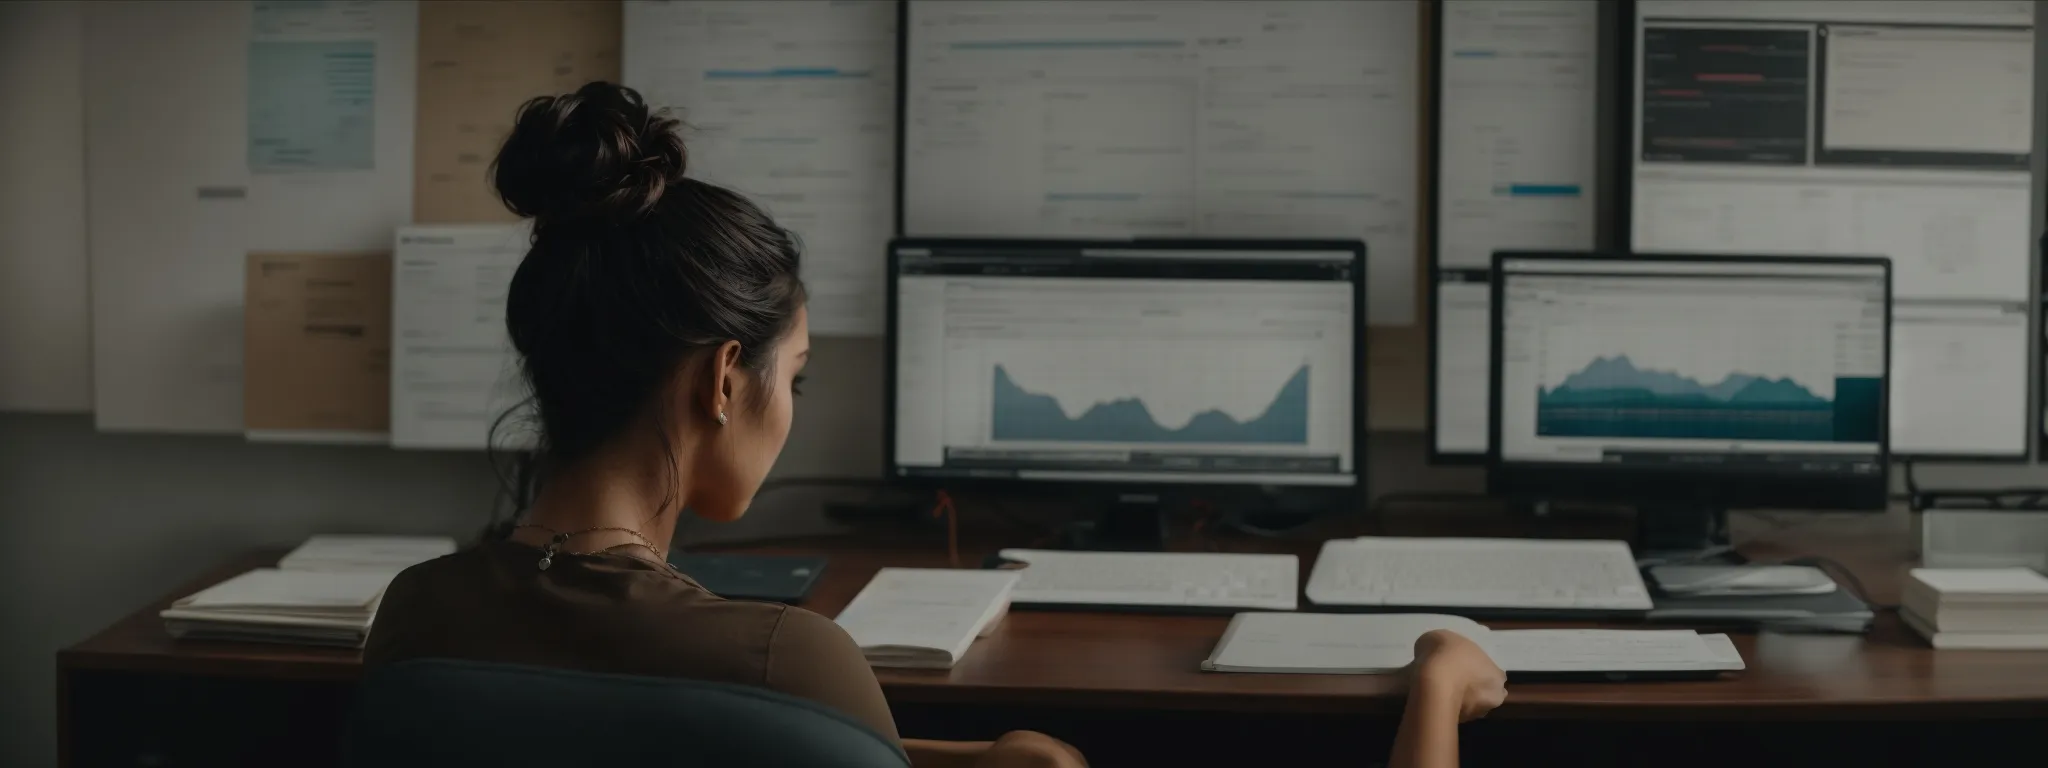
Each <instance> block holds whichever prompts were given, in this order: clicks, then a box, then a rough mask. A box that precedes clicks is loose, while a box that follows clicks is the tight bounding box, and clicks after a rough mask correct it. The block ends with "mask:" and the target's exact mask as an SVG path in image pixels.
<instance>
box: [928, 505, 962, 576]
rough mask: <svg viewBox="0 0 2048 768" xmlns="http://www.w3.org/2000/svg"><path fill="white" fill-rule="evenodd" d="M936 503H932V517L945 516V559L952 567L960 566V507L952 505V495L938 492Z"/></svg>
mask: <svg viewBox="0 0 2048 768" xmlns="http://www.w3.org/2000/svg"><path fill="white" fill-rule="evenodd" d="M937 498H938V503H937V504H934V505H932V517H933V518H937V517H938V516H939V515H945V516H946V561H947V562H950V563H952V564H953V567H954V568H958V567H960V509H959V508H958V507H955V506H953V495H952V494H950V493H947V492H945V491H939V492H938V496H937Z"/></svg>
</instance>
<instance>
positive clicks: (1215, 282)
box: [890, 240, 1364, 486]
mask: <svg viewBox="0 0 2048 768" xmlns="http://www.w3.org/2000/svg"><path fill="white" fill-rule="evenodd" d="M892 248H893V253H892V254H891V260H892V262H893V263H894V264H895V268H894V270H895V274H894V275H893V276H892V280H893V284H894V288H893V293H892V299H893V301H894V306H895V308H894V313H895V317H894V320H895V325H894V330H893V331H892V334H891V343H892V349H893V355H892V356H893V360H892V361H891V363H892V365H893V366H894V375H893V377H892V378H893V385H892V388H893V392H892V394H891V403H892V405H893V413H894V420H895V423H894V431H893V438H892V440H891V441H890V442H891V451H892V452H893V455H892V457H891V461H890V465H891V468H892V473H893V474H895V475H896V476H898V477H905V478H918V477H922V478H934V479H946V478H952V479H975V480H987V479H995V480H1003V479H1008V480H1025V481H1099V482H1111V483H1127V484H1141V485H1150V484H1196V483H1213V484H1233V485H1259V486H1286V485H1313V486H1351V485H1356V484H1357V482H1358V474H1359V473H1358V469H1357V457H1356V456H1355V455H1354V454H1355V452H1356V450H1357V446H1356V442H1355V435H1356V431H1357V430H1358V429H1359V428H1360V425H1359V422H1360V415H1361V410H1362V408H1363V402H1362V399H1361V398H1360V397H1359V388H1358V383H1357V379H1356V377H1357V372H1358V367H1359V362H1360V360H1359V358H1360V357H1361V354H1360V351H1359V346H1358V338H1357V333H1358V330H1357V329H1358V327H1359V325H1360V323H1359V318H1358V308H1359V304H1360V296H1359V293H1360V290H1361V287H1362V283H1361V282H1360V280H1361V278H1362V275H1361V273H1362V271H1363V261H1362V255H1363V250H1364V247H1363V246H1362V245H1359V244H1358V243H1356V242H1353V243H1351V244H1349V245H1348V246H1347V245H1346V244H1344V243H1321V244H1317V245H1316V247H1314V248H1313V249H1302V248H1286V247H1272V248H1242V249H1238V248H1214V247H1209V248H1202V247H1189V248H1181V247H1151V246H1147V245H1144V244H1142V243H1128V244H1121V245H1119V244H1114V243H1093V244H1090V243H1080V242H1066V243H1054V242H1036V243H1032V242H983V243H953V244H949V243H947V242H946V241H915V240H904V241H898V242H897V243H896V244H895V245H894V246H892Z"/></svg>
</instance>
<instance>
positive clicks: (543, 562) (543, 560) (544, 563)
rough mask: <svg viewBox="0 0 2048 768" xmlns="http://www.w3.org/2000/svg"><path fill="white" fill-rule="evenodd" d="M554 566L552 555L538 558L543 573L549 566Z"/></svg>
mask: <svg viewBox="0 0 2048 768" xmlns="http://www.w3.org/2000/svg"><path fill="white" fill-rule="evenodd" d="M554 564H555V556H554V555H552V554H547V555H541V556H540V569H541V570H543V571H545V570H547V569H548V566H550V565H554Z"/></svg>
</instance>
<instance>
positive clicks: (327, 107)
mask: <svg viewBox="0 0 2048 768" xmlns="http://www.w3.org/2000/svg"><path fill="white" fill-rule="evenodd" d="M376 105H377V46H376V45H375V44H373V43H371V42H370V41H367V40H336V41H296V40H293V41H258V42H253V43H250V44H249V170H250V171H251V172H254V173H285V172H292V171H366V170H369V169H371V168H372V167H374V166H375V159H374V156H375V147H376V133H375V130H374V129H375V127H376V126H375V122H376Z"/></svg>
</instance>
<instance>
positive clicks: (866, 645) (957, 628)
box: [838, 568, 1021, 669]
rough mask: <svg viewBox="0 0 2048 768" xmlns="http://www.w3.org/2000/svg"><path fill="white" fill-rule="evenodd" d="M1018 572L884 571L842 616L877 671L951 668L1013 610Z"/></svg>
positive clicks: (862, 590)
mask: <svg viewBox="0 0 2048 768" xmlns="http://www.w3.org/2000/svg"><path fill="white" fill-rule="evenodd" d="M1020 575H1021V574H1019V573H1018V572H1016V571H980V570H976V571H970V570H946V569H939V568H883V569H882V570H881V571H880V572H878V573H876V574H875V578H874V579H873V580H871V581H869V582H868V585H867V586H866V587H864V588H862V589H861V591H860V594H858V595H854V597H853V602H851V603H848V604H847V606H846V610H844V611H840V612H839V619H838V621H839V626H840V627H842V628H844V629H845V630H846V633H847V634H849V635H852V636H853V640H854V642H855V643H857V644H859V645H860V648H861V651H862V652H863V653H864V654H865V655H866V656H867V659H868V663H869V664H873V665H874V666H877V667H912V668H919V669H951V668H952V667H953V665H954V664H958V663H960V659H961V657H963V656H966V655H967V649H968V647H969V646H971V645H973V644H974V639H975V638H977V637H981V636H983V635H986V634H988V632H989V631H990V630H992V629H993V628H994V627H995V625H996V622H997V621H998V620H1000V619H1001V618H1002V616H1003V614H1004V613H1005V612H1006V611H1007V610H1008V609H1009V607H1010V591H1011V590H1012V589H1014V588H1016V586H1017V579H1018V578H1019V576H1020Z"/></svg>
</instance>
